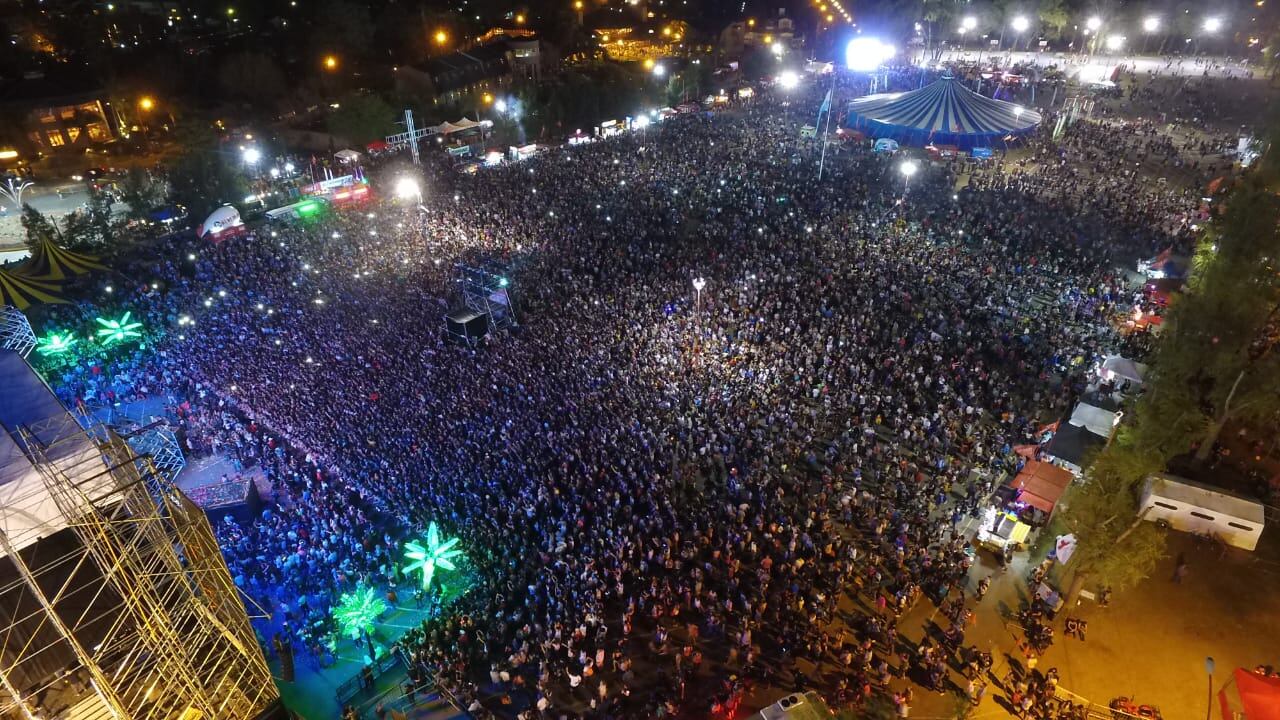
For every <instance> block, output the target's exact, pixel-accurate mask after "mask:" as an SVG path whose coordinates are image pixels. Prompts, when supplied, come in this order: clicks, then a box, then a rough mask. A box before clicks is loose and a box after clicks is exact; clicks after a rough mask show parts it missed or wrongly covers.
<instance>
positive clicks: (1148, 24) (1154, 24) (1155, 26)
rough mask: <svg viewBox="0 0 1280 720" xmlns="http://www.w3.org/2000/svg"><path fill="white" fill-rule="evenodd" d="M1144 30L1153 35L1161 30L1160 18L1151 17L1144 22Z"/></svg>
mask: <svg viewBox="0 0 1280 720" xmlns="http://www.w3.org/2000/svg"><path fill="white" fill-rule="evenodd" d="M1142 29H1143V30H1145V31H1146V32H1149V33H1153V32H1156V31H1157V30H1159V29H1160V17H1159V16H1157V15H1151V16H1150V17H1148V18H1147V19H1145V20H1143V21H1142Z"/></svg>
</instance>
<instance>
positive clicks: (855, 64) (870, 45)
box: [844, 37, 894, 72]
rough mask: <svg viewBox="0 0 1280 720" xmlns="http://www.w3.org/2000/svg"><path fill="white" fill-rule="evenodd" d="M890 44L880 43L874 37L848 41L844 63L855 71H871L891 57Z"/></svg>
mask: <svg viewBox="0 0 1280 720" xmlns="http://www.w3.org/2000/svg"><path fill="white" fill-rule="evenodd" d="M893 55H894V49H893V46H892V45H889V44H886V43H882V42H880V41H879V40H877V39H875V38H869V37H860V38H854V39H852V40H850V41H849V44H848V45H846V46H845V50H844V59H845V64H846V65H848V66H849V69H850V70H854V71H856V72H871V71H873V70H875V69H876V68H878V67H880V66H881V65H882V64H883V63H884V62H885V61H886V60H888V59H889V58H891V57H893Z"/></svg>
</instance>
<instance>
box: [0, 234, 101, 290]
mask: <svg viewBox="0 0 1280 720" xmlns="http://www.w3.org/2000/svg"><path fill="white" fill-rule="evenodd" d="M106 269H107V268H106V266H105V265H102V264H100V263H98V259H97V258H96V257H94V256H92V255H84V254H81V253H78V252H72V251H71V250H65V249H63V248H60V247H58V246H57V245H55V244H54V242H53V241H52V240H50V239H48V238H45V239H44V240H41V241H40V242H39V244H38V245H36V248H35V250H34V251H33V252H32V253H31V258H30V259H28V260H27V261H26V262H24V263H22V265H19V266H18V269H17V272H19V273H21V274H23V275H25V276H27V277H29V278H32V279H34V280H62V279H64V278H66V277H67V275H83V274H84V273H87V272H89V271H91V270H106Z"/></svg>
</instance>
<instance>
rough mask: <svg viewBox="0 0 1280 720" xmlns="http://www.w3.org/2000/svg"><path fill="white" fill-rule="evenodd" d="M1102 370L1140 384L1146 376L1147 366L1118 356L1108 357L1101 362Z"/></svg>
mask: <svg viewBox="0 0 1280 720" xmlns="http://www.w3.org/2000/svg"><path fill="white" fill-rule="evenodd" d="M1102 369H1103V370H1105V371H1107V372H1110V373H1113V374H1115V375H1116V376H1118V377H1120V378H1123V379H1125V380H1129V381H1131V382H1136V383H1141V382H1142V380H1143V378H1145V377H1146V376H1147V366H1146V365H1143V364H1142V363H1140V362H1134V361H1132V360H1130V359H1128V358H1123V357H1120V356H1119V355H1108V356H1107V358H1106V359H1105V360H1103V361H1102Z"/></svg>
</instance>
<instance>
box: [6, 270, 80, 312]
mask: <svg viewBox="0 0 1280 720" xmlns="http://www.w3.org/2000/svg"><path fill="white" fill-rule="evenodd" d="M60 290H61V288H60V287H59V286H58V284H57V283H55V282H50V281H48V280H43V279H39V278H33V277H28V276H26V275H19V274H18V273H15V272H13V271H10V270H6V269H4V268H0V305H12V306H14V307H16V308H18V309H19V310H26V309H27V308H28V307H31V306H32V305H36V304H39V303H65V302H67V301H66V300H64V299H63V298H62V297H61V295H60Z"/></svg>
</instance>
